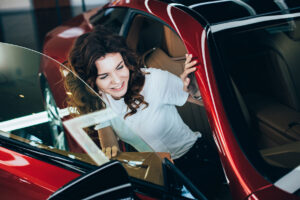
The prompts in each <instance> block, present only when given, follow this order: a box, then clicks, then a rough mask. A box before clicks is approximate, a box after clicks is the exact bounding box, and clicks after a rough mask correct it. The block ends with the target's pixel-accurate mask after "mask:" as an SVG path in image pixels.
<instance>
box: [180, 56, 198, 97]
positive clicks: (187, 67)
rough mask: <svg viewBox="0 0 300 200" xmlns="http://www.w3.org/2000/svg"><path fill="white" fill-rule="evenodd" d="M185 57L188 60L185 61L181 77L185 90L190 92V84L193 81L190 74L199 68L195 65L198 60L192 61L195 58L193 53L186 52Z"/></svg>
mask: <svg viewBox="0 0 300 200" xmlns="http://www.w3.org/2000/svg"><path fill="white" fill-rule="evenodd" d="M185 57H186V60H185V63H184V71H183V73H182V74H181V75H180V78H181V80H182V82H183V90H184V91H186V92H188V93H190V91H189V88H188V86H189V84H190V82H191V79H190V78H189V77H188V75H189V74H190V73H193V72H195V71H196V70H197V68H196V67H195V65H196V64H197V61H196V60H194V61H192V58H193V56H192V54H185Z"/></svg>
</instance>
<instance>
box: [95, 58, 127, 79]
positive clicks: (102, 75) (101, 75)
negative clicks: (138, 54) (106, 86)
mask: <svg viewBox="0 0 300 200" xmlns="http://www.w3.org/2000/svg"><path fill="white" fill-rule="evenodd" d="M123 62H124V60H121V62H119V64H118V65H117V66H116V67H115V69H116V68H118V67H119V66H120V65H121V64H122V63H123ZM106 74H107V73H103V74H97V76H103V75H106Z"/></svg>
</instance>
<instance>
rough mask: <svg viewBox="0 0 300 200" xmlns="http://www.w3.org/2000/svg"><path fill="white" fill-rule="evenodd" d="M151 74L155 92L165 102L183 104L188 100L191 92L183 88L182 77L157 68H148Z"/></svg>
mask: <svg viewBox="0 0 300 200" xmlns="http://www.w3.org/2000/svg"><path fill="white" fill-rule="evenodd" d="M148 70H149V72H150V74H151V77H150V79H151V85H152V86H153V90H152V91H153V92H155V93H157V95H155V96H156V97H157V98H159V99H160V101H161V102H162V103H164V104H170V105H176V106H182V105H184V104H185V102H186V101H187V98H188V96H189V94H188V93H187V92H185V91H184V90H183V83H182V81H181V79H180V78H179V77H177V76H175V75H174V74H172V73H170V72H168V71H164V70H160V69H155V68H148Z"/></svg>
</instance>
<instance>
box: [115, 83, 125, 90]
mask: <svg viewBox="0 0 300 200" xmlns="http://www.w3.org/2000/svg"><path fill="white" fill-rule="evenodd" d="M122 85H123V84H122ZM122 85H120V86H118V87H114V88H113V89H120V88H121V87H122Z"/></svg>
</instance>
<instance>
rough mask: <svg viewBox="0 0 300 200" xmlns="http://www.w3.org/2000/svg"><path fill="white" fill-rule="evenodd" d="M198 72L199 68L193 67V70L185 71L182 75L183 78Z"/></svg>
mask: <svg viewBox="0 0 300 200" xmlns="http://www.w3.org/2000/svg"><path fill="white" fill-rule="evenodd" d="M196 70H197V67H192V68H189V69H186V70H184V72H183V73H182V78H185V77H187V76H188V75H189V74H190V73H192V72H195V71H196Z"/></svg>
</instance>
